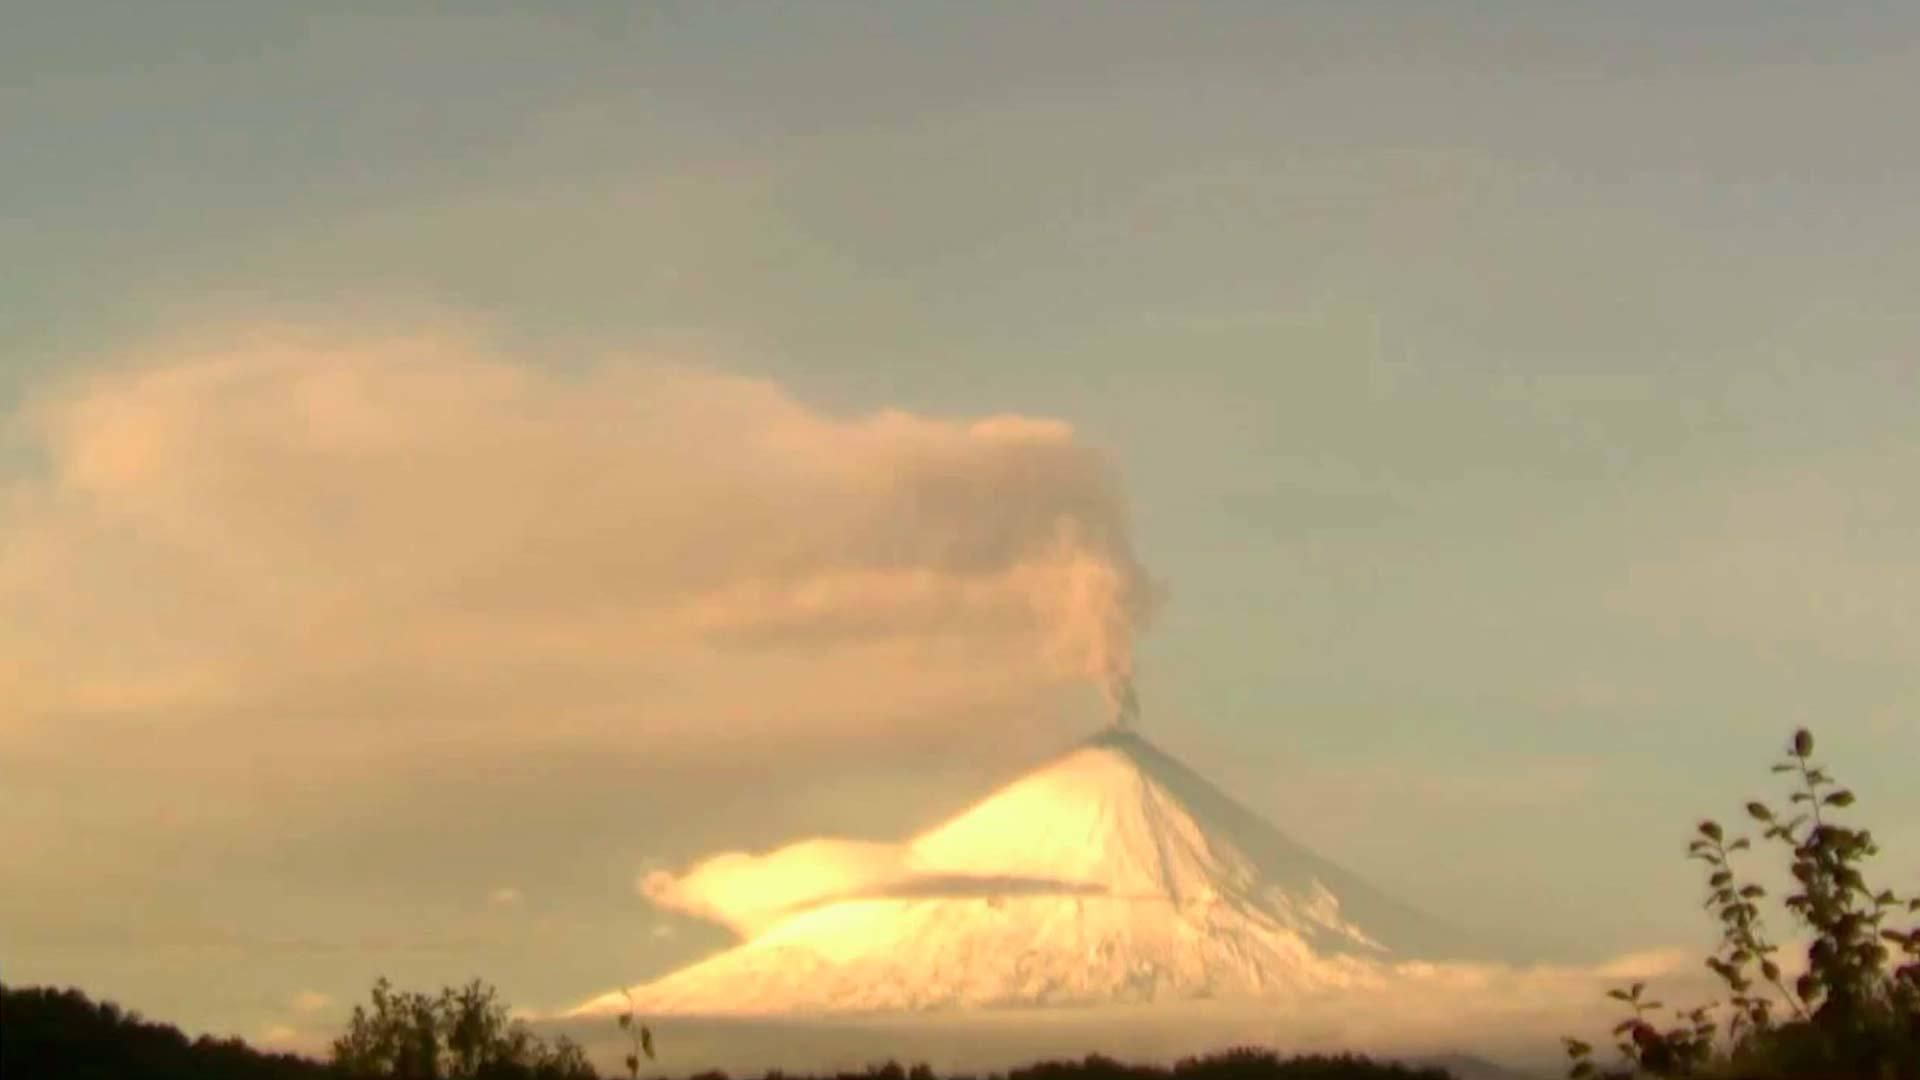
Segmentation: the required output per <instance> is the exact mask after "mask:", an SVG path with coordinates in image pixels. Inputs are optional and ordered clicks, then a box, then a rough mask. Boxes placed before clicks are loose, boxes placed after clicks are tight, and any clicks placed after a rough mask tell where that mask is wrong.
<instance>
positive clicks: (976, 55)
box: [0, 0, 1920, 1042]
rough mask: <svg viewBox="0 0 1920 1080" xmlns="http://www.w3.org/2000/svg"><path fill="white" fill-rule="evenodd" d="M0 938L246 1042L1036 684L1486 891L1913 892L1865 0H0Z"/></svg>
mask: <svg viewBox="0 0 1920 1080" xmlns="http://www.w3.org/2000/svg"><path fill="white" fill-rule="evenodd" d="M0 22H3V23H4V25H5V27H6V30H5V32H4V33H0V251H4V252H5V253H6V258H5V259H4V261H3V262H0V964H4V974H5V977H6V979H7V980H8V981H9V983H38V982H50V983H59V984H75V985H79V986H81V987H83V988H86V989H87V990H89V991H90V992H93V993H96V994H99V995H105V996H111V997H115V998H117V999H119V1000H122V1001H124V1002H126V1003H127V1004H130V1005H133V1006H135V1007H138V1008H141V1009H143V1010H144V1011H147V1012H148V1013H150V1014H153V1015H159V1016H163V1017H165V1018H167V1019H170V1020H173V1021H176V1022H179V1023H181V1024H183V1025H185V1026H187V1027H189V1028H192V1029H196V1030H213V1031H218V1032H235V1033H239V1034H242V1035H244V1036H247V1037H249V1038H260V1039H266V1040H281V1041H292V1042H298V1041H299V1040H302V1039H304V1040H308V1042H311V1040H312V1039H314V1038H317V1037H319V1034H318V1033H322V1032H324V1031H325V1030H326V1029H327V1026H328V1025H329V1024H331V1023H335V1022H337V1021H338V1020H339V1018H340V1016H341V1014H342V1013H343V1011H344V1009H345V1007H346V1003H347V1002H349V1001H351V1000H352V999H354V998H357V997H360V996H363V995H364V993H365V989H366V987H367V985H368V984H369V983H370V982H371V981H372V979H373V977H374V976H375V975H377V974H381V973H385V974H388V975H390V976H392V977H393V978H394V979H395V980H396V981H397V982H400V983H401V984H403V985H407V984H412V983H417V984H421V985H438V984H439V983H441V982H450V981H454V980H458V979H462V978H465V977H467V976H470V975H482V976H484V977H486V978H488V979H490V980H491V981H493V982H495V983H496V984H498V985H499V986H500V987H501V988H502V991H503V993H504V995H505V996H506V997H507V998H508V999H509V1000H512V1001H514V1002H516V1003H519V1004H523V1005H525V1006H527V1007H530V1008H536V1009H542V1008H554V1007H559V1006H562V1005H566V1004H570V1003H572V1002H575V1001H578V1000H580V999H582V998H584V997H585V996H588V995H590V994H593V993H598V992H600V991H603V990H605V989H607V988H608V987H611V986H616V985H620V984H623V983H629V982H633V981H636V980H637V979H640V978H644V977H647V976H648V975H650V974H654V973H660V972H664V971H667V970H670V969H671V968H673V967H675V966H678V965H679V964H681V963H684V962H686V961H688V960H691V959H694V958H697V957H699V956H701V955H704V954H706V953H708V952H710V951H712V950H713V949H715V948H718V947H720V946H722V945H724V944H726V943H727V942H728V941H730V940H732V939H731V937H730V936H729V935H728V934H727V932H726V931H725V930H724V929H723V928H721V927H718V926H715V925H712V924H708V923H703V922H701V921H699V920H695V919H692V918H689V917H686V916H684V915H682V914H680V913H676V912H669V911H662V910H659V909H656V908H654V907H653V906H651V905H650V903H649V902H648V901H647V899H646V898H645V897H644V896H643V895H641V894H639V893H638V892H637V891H636V889H635V885H634V883H635V881H636V878H637V877H641V876H644V875H646V874H648V873H653V872H657V871H660V870H662V869H668V870H671V869H675V868H681V867H685V866H688V865H690V864H692V863H693V862H695V861H696V860H698V859H700V858H702V857H704V856H706V855H709V854H711V853H713V852H716V851H726V850H742V851H752V850H765V849H769V848H772V847H775V846H777V845H780V844H783V843H786V842H788V841H790V840H793V839H795V838H801V837H806V836H813V835H841V836H851V837H855V838H864V839H872V840H876V841H890V840H896V839H899V838H900V837H902V836H905V835H907V834H908V833H910V832H912V831H915V830H916V829H918V828H919V827H921V826H924V825H926V824H928V823H930V822H932V821H934V820H937V819H938V818H939V817H941V816H942V815H944V814H947V813H949V812H951V811H953V810H955V809H957V808H958V807H960V806H961V805H963V804H964V803H966V802H967V801H968V800H970V799H971V798H972V797H974V796H976V795H977V794H979V793H980V792H981V791H982V790H984V789H986V788H987V787H989V786H991V785H992V784H994V783H996V782H999V781H1001V780H1004V779H1006V778H1008V777H1010V776H1013V775H1015V774H1017V773H1018V772H1020V771H1021V770H1022V769H1024V768H1027V767H1030V766H1031V765H1033V764H1035V763H1036V762H1038V761H1041V760H1044V759H1045V758H1046V757H1047V756H1048V755H1050V754H1052V753H1055V752H1057V751H1058V750H1060V749H1061V748H1064V747H1065V746H1067V745H1070V744H1071V743H1072V742H1073V740H1074V739H1076V738H1078V737H1081V736H1083V735H1085V734H1089V733H1091V732H1093V731H1094V730H1096V729H1098V728H1099V726H1100V725H1102V724H1103V723H1105V722H1106V719H1107V717H1108V716H1109V715H1110V712H1111V706H1110V704H1109V701H1108V699H1107V697H1105V696H1104V694H1105V692H1106V691H1107V689H1108V685H1107V684H1109V683H1110V682H1111V680H1112V679H1113V678H1114V677H1115V676H1116V674H1123V673H1125V672H1126V671H1127V670H1129V669H1130V668H1132V669H1136V681H1137V687H1138V692H1139V700H1140V703H1141V709H1142V713H1141V720H1140V728H1141V730H1142V731H1143V732H1144V733H1146V734H1147V735H1148V736H1149V737H1150V738H1152V739H1153V740H1155V741H1156V742H1158V743H1159V744H1160V745H1161V746H1163V747H1164V748H1166V749H1167V750H1168V751H1170V752H1172V753H1174V754H1175V755H1176V756H1179V757H1180V758H1182V759H1183V760H1185V761H1186V762H1187V763H1188V764H1190V765H1191V766H1192V767H1194V768H1195V769H1196V770H1197V771H1199V772H1201V773H1203V774H1205V775H1207V776H1208V777H1210V778H1211V779H1213V780H1214V781H1215V782H1217V783H1218V784H1220V785H1221V786H1222V787H1224V788H1226V789H1227V790H1229V791H1231V792H1233V793H1234V794H1235V795H1236V796H1237V797H1239V798H1241V799H1242V800H1243V801H1244V802H1246V803H1247V805H1249V806H1250V807H1252V808H1254V809H1255V810H1257V811H1259V812H1260V813H1261V814H1263V815H1265V816H1266V817H1268V818H1269V819H1270V820H1272V821H1273V822H1274V823H1275V824H1276V825H1278V826H1279V827H1280V828H1281V829H1282V830H1283V831H1285V832H1287V833H1288V834H1290V835H1292V836H1294V837H1296V838H1298V839H1300V840H1301V841H1303V842H1305V843H1307V844H1308V845H1310V846H1312V847H1314V848H1315V849H1317V850H1319V851H1321V852H1323V853H1325V854H1327V855H1328V856H1330V857H1332V858H1334V859H1335V860H1336V861H1338V862H1341V863H1343V864H1344V865H1347V866H1349V867H1351V868H1352V869H1354V870H1355V871H1357V872H1359V873H1360V874H1362V875H1363V876H1365V877H1367V878H1369V879H1370V880H1372V881H1374V882H1376V883H1377V884H1378V885H1379V886H1381V887H1382V888H1383V889H1385V890H1387V891H1389V892H1391V893H1394V894H1396V895H1398V896H1401V897H1403V898H1405V899H1407V900H1408V901H1410V902H1413V903H1415V904H1417V905H1419V906H1421V907H1424V908H1426V909H1428V910H1430V911H1433V912H1435V913H1436V914H1440V915H1443V916H1446V917H1449V918H1453V919H1456V920H1458V921H1460V922H1462V923H1465V924H1469V925H1474V926H1478V927H1482V928H1490V929H1494V930H1497V931H1498V932H1501V933H1504V934H1507V935H1509V936H1510V937H1511V939H1512V940H1514V941H1516V942H1526V943H1529V945H1530V947H1537V948H1538V949H1539V950H1540V951H1541V953H1542V955H1548V954H1551V955H1556V956H1559V955H1580V956H1585V957H1591V958H1598V957H1602V956H1611V955H1616V954H1619V953H1621V952H1625V951H1630V950H1633V949H1640V948H1652V947H1661V946H1667V945H1674V944H1678V945H1688V946H1695V945H1701V944H1704V943H1706V942H1708V941H1710V940H1711V932H1712V927H1711V925H1710V924H1709V923H1708V921H1707V916H1706V914H1705V913H1703V912H1702V911H1700V910H1699V907H1698V904H1697V899H1696V898H1697V895H1698V890H1699V883H1698V881H1697V880H1696V878H1697V875H1696V874H1695V873H1694V872H1693V869H1692V867H1690V866H1689V864H1687V863H1686V861H1685V859H1684V857H1683V853H1684V846H1685V841H1686V836H1687V834H1688V832H1689V830H1690V828H1691V826H1692V823H1693V822H1694V821H1695V820H1696V819H1697V818H1698V817H1700V816H1702V815H1719V816H1722V817H1731V816H1733V815H1735V814H1737V812H1738V808H1739V807H1740V805H1741V804H1742V803H1744V802H1745V801H1746V800H1747V799H1748V798H1749V797H1752V796H1754V795H1757V794H1763V793H1767V794H1770V793H1772V791H1773V790H1774V789H1773V788H1771V787H1770V786H1769V784H1770V778H1769V776H1768V774H1767V772H1766V767H1767V765H1768V764H1770V763H1771V761H1772V760H1773V759H1774V757H1775V755H1776V753H1777V752H1778V750H1779V748H1780V747H1781V746H1782V745H1783V744H1784V742H1785V739H1786V737H1787V735H1788V734H1789V733H1790V732H1791V731H1792V730H1793V728H1794V727H1795V726H1797V725H1803V724H1804V725H1810V726H1812V727H1813V729H1814V730H1815V732H1816V734H1817V735H1818V737H1819V740H1820V749H1821V752H1822V755H1823V756H1824V757H1825V758H1826V759H1827V760H1828V761H1829V762H1830V764H1831V765H1832V767H1833V769H1834V771H1835V772H1836V773H1837V774H1838V775H1839V776H1840V777H1841V778H1842V779H1843V780H1845V781H1846V782H1847V783H1848V784H1849V785H1850V786H1851V787H1852V788H1853V789H1854V790H1855V791H1856V792H1857V793H1858V795H1859V796H1860V816H1861V819H1862V820H1863V821H1865V822H1867V823H1868V824H1870V825H1871V826H1872V828H1873V829H1874V832H1875V835H1876V836H1877V837H1879V838H1880V840H1881V842H1882V845H1883V847H1884V848H1885V854H1884V855H1883V856H1882V857H1881V871H1882V875H1883V879H1884V880H1885V881H1886V882H1887V883H1888V884H1890V885H1893V886H1895V887H1897V888H1904V889H1909V890H1912V889H1915V888H1920V785H1914V784H1912V783H1911V777H1912V768H1913V766H1912V762H1913V761H1915V760H1920V675H1916V672H1920V663H1916V661H1920V615H1916V612H1920V543H1916V541H1917V540H1920V500H1916V499H1912V498H1910V497H1908V493H1909V491H1910V489H1911V487H1912V478H1913V477H1914V476H1916V475H1920V434H1916V432H1920V308H1916V306H1915V304H1914V301H1913V297H1914V296H1916V295H1920V203H1917V202H1916V201H1915V200H1914V199H1913V198H1912V197H1911V193H1912V192H1913V191H1914V190H1915V189H1916V185H1920V141H1917V140H1915V139H1913V138H1912V137H1911V136H1910V134H1909V133H1908V132H1907V130H1906V128H1907V118H1906V116H1905V113H1906V111H1907V110H1905V109H1904V108H1903V107H1902V103H1903V102H1906V101H1910V100H1915V99H1920V11H1916V10H1915V9H1914V8H1913V7H1912V6H1911V5H1905V4H1894V3H1887V4H1865V3H1858V4H1850V3H1835V4H1827V5H1821V6H1820V8H1819V10H1818V11H1817V12H1815V11H1813V10H1812V9H1810V8H1808V7H1807V6H1806V5H1801V4H1790V3H1785V2H1774V0H1742V2H1740V3H1734V2H1731V0H1698V2H1693V3H1688V4H1680V5H1675V4H1671V3H1661V4H1654V3H1642V2H1637V0H1635V2H1622V3H1612V4H1606V5H1578V4H1570V3H1555V2H1541V3H1532V4H1520V3H1512V2H1507V0H1486V2H1482V3H1479V4H1472V5H1468V4H1464V3H1460V2H1457V0H1442V2H1432V3H1421V4H1412V3H1397V4H1396V3H1383V2H1370V0H1363V2H1358V3H1338V4H1335V3H1314V2H1309V3H1301V4H1294V5H1288V6H1286V7H1285V8H1284V9H1280V8H1276V7H1274V6H1272V5H1267V4H1255V3H1235V2H1228V0H1222V2H1219V3H1215V4H1210V5H1205V6H1202V7H1198V8H1195V7H1192V6H1187V5H1178V6H1176V5H1149V4H1131V3H1105V4H1090V3H1073V2H1061V3H1054V4H1048V5H1044V6H1042V7H1038V8H1035V7H1033V6H1031V5H1018V4H996V3H981V4H971V5H942V4H894V5H855V4H843V3H833V2H821V3H815V4H808V5H798V4H791V5H703V4H692V3H660V4H639V3H634V4H615V3H599V2H584V0H583V2H580V3H574V4H569V5H526V4H520V5H509V4H495V3H486V2H479V0H476V2H473V3H466V4H462V5H458V6H457V8H454V7H446V6H429V5H408V4H392V3H381V4H371V3H367V4H356V3H338V4H331V5H323V6H312V5H293V4H261V3H251V2H247V3H241V2H232V3H216V2H211V0H181V2H176V3H170V4H165V5H156V4H145V3H136V2H127V3H108V2H104V0H80V2H73V3H60V4H53V3H37V4H36V3H30V2H25V0H0Z"/></svg>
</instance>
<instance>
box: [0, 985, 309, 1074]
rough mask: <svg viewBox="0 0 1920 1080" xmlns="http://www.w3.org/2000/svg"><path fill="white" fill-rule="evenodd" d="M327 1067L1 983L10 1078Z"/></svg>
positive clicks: (78, 998) (68, 996)
mask: <svg viewBox="0 0 1920 1080" xmlns="http://www.w3.org/2000/svg"><path fill="white" fill-rule="evenodd" d="M336 1076H338V1074H337V1073H335V1072H334V1071H333V1070H332V1069H329V1068H328V1067H327V1066H326V1065H324V1064H322V1063H320V1062H318V1061H314V1060H312V1059H310V1058H303V1057H298V1056H296V1055H293V1054H268V1053H262V1052H261V1051H259V1050H255V1049H254V1048H252V1047H250V1046H248V1045H247V1044H246V1043H244V1042H241V1041H240V1040H239V1039H215V1038H212V1037H210V1036H206V1035H202V1036H201V1037H200V1038H198V1039H188V1038H187V1037H186V1035H184V1034H182V1033H181V1031H180V1029H179V1028H177V1027H174V1026H173V1025H171V1024H157V1023H154V1022H152V1021H150V1020H143V1019H141V1017H140V1014H139V1013H136V1012H131V1011H128V1010H124V1009H122V1008H120V1006H118V1005H115V1004H113V1003H112V1002H110V1001H101V1002H95V1001H92V1000H90V999H88V997H87V996H86V995H85V994H83V993H81V992H80V991H78V990H72V989H68V990H55V989H51V988H47V987H25V988H20V989H9V988H7V987H6V986H4V985H0V1077H4V1078H5V1080H41V1078H43V1077H44V1078H46V1080H54V1078H56V1077H57V1078H63V1080H136V1078H138V1080H149V1078H150V1080H176V1078H178V1080H322V1078H328V1080H331V1078H334V1077H336Z"/></svg>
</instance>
